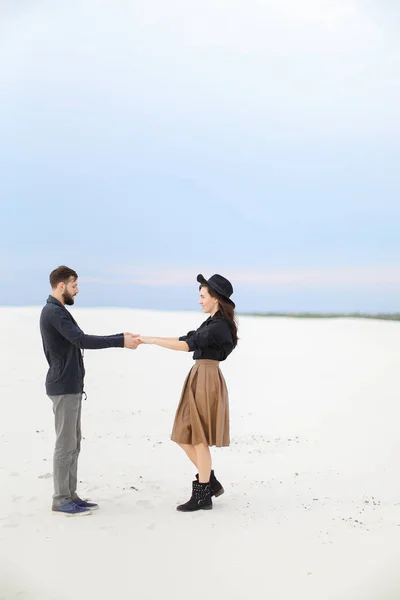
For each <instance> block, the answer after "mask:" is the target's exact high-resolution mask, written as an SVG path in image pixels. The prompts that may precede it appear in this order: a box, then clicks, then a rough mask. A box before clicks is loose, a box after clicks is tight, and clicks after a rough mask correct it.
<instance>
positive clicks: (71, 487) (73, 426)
mask: <svg viewBox="0 0 400 600" xmlns="http://www.w3.org/2000/svg"><path fill="white" fill-rule="evenodd" d="M49 398H50V400H51V401H52V402H53V412H54V417H55V427H56V445H55V448H54V461H53V479H54V496H53V506H61V505H62V504H66V503H67V502H71V500H73V499H74V498H76V497H77V493H76V485H77V479H78V456H79V451H80V449H81V438H82V433H81V407H82V394H63V395H62V396H49Z"/></svg>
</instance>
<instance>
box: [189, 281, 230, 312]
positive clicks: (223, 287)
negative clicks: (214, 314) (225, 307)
mask: <svg viewBox="0 0 400 600" xmlns="http://www.w3.org/2000/svg"><path fill="white" fill-rule="evenodd" d="M197 281H198V282H199V283H202V284H204V285H208V287H210V288H211V289H213V290H214V291H215V292H217V294H219V295H220V296H221V297H222V298H223V299H224V300H226V301H227V302H229V304H231V305H232V306H233V308H235V303H234V302H232V300H231V299H230V296H231V295H232V294H233V287H232V284H231V282H230V281H228V280H227V279H225V277H222V275H217V274H215V275H212V276H211V277H210V279H206V278H205V277H204V275H197Z"/></svg>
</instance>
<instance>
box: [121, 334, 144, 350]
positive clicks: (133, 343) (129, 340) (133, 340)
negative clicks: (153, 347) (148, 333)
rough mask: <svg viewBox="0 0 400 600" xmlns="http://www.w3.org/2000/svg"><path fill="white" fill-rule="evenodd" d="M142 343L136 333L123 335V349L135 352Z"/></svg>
mask: <svg viewBox="0 0 400 600" xmlns="http://www.w3.org/2000/svg"><path fill="white" fill-rule="evenodd" d="M141 343H142V342H141V341H140V339H139V334H138V333H129V332H127V333H124V348H130V349H131V350H136V348H137V347H138V346H139V344H141Z"/></svg>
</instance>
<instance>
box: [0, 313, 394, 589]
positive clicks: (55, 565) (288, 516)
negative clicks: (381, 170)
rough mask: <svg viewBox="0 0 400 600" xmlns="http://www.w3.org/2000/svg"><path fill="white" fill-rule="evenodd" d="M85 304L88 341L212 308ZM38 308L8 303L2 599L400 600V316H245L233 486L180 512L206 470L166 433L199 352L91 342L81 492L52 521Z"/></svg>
mask: <svg viewBox="0 0 400 600" xmlns="http://www.w3.org/2000/svg"><path fill="white" fill-rule="evenodd" d="M73 312H74V314H75V316H76V318H77V319H78V322H79V324H80V325H81V327H82V328H83V329H84V330H85V331H87V333H93V334H101V333H105V334H110V333H114V332H117V331H123V330H127V329H128V330H132V331H136V332H140V333H143V334H149V335H151V334H154V335H157V334H158V335H178V334H182V333H185V332H186V331H187V330H188V329H191V328H193V327H195V326H197V324H199V323H200V322H201V320H202V319H203V316H202V315H201V314H197V313H157V312H150V311H149V312H146V311H133V310H132V311H130V310H116V309H109V310H106V309H79V308H74V309H73ZM39 313H40V309H38V308H23V309H21V308H2V309H0V344H1V356H0V359H1V361H0V364H1V378H0V386H1V388H0V390H1V395H0V397H1V430H0V431H1V433H0V448H1V453H0V484H1V493H0V598H1V600H5V599H7V600H8V599H11V598H16V599H18V600H25V599H26V600H49V599H51V600H64V599H68V600H71V599H74V598H85V599H86V600H92V599H93V600H103V599H107V600H109V599H110V598H115V599H118V600H124V599H128V598H129V599H130V598H135V599H140V600H144V599H154V600H158V599H160V598H168V599H172V598H174V599H177V600H181V599H182V600H183V599H193V600H200V599H207V598H212V599H213V600H214V599H215V600H222V599H224V598H227V599H229V600H231V599H243V600H244V599H246V598H256V599H259V598H260V599H264V598H268V599H271V600H280V599H284V600H299V599H301V600H302V599H304V600H314V599H315V600H339V599H340V600H370V599H371V600H372V599H374V600H375V599H376V600H389V599H390V600H392V599H393V600H398V599H399V598H400V576H399V575H398V571H399V567H398V565H399V558H400V556H399V554H400V553H399V538H400V483H399V479H400V478H399V456H400V434H399V430H400V410H399V379H400V375H399V372H400V370H399V366H400V336H399V333H400V324H399V323H389V322H376V321H364V320H333V321H330V320H322V321H320V320H290V319H258V318H242V319H241V323H240V325H241V327H240V336H241V338H242V339H241V342H240V346H239V347H238V349H237V350H236V351H235V352H234V353H233V354H232V355H231V357H229V359H228V360H227V361H226V362H225V363H224V364H223V365H222V369H223V372H224V374H225V377H226V379H227V382H228V386H229V390H230V395H231V433H232V442H233V443H232V446H231V448H229V449H220V450H217V451H215V469H216V473H217V475H218V477H219V478H220V479H221V481H222V482H223V484H224V485H225V488H226V493H225V495H224V496H222V497H221V498H219V499H217V500H215V502H214V510H213V511H211V512H202V511H200V512H198V513H195V514H191V515H190V514H181V513H178V512H176V511H175V506H176V504H177V503H179V502H182V501H186V500H187V499H188V497H189V492H190V482H191V479H192V477H193V475H194V469H193V468H192V467H191V466H190V464H189V462H188V461H187V459H186V458H185V457H184V455H183V453H182V452H181V451H180V450H179V449H178V448H177V447H176V446H175V445H174V444H173V443H172V442H171V441H170V440H169V435H170V430H171V425H172V421H173V417H174V413H175V409H176V405H177V401H178V398H179V394H180V390H181V386H182V383H183V380H184V377H185V375H186V373H187V371H188V369H189V368H190V366H191V364H192V358H191V355H186V354H183V353H178V352H171V351H168V350H164V349H161V348H156V347H141V348H139V349H138V350H137V351H134V352H132V351H128V350H122V349H117V350H115V349H111V350H100V351H86V355H85V362H86V370H87V377H86V391H87V394H88V400H87V402H85V404H84V412H83V431H84V437H85V440H84V442H83V448H82V453H81V459H80V469H79V474H80V480H81V482H82V483H81V487H80V492H81V495H82V496H89V497H90V498H92V499H93V500H96V501H98V502H99V503H100V504H101V509H100V510H99V511H98V512H97V513H94V514H93V515H91V516H89V517H85V518H65V517H61V516H54V515H52V513H51V511H50V505H51V494H52V479H51V471H52V450H53V443H54V434H53V415H52V412H51V405H50V400H49V399H48V398H47V397H46V395H45V391H44V377H45V373H46V363H45V359H44V356H43V352H42V348H41V340H40V335H39V330H38V317H39Z"/></svg>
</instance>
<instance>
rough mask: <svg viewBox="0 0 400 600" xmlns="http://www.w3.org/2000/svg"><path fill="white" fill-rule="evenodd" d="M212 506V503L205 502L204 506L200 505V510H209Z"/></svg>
mask: <svg viewBox="0 0 400 600" xmlns="http://www.w3.org/2000/svg"><path fill="white" fill-rule="evenodd" d="M212 507H213V505H212V504H207V505H206V506H202V507H201V509H202V510H211V509H212Z"/></svg>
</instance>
